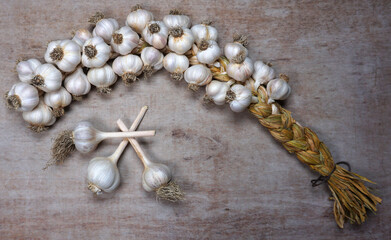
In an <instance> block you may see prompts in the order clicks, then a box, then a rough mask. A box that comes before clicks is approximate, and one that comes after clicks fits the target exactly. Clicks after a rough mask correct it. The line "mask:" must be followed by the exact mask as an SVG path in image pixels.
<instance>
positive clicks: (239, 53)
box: [224, 42, 248, 63]
mask: <svg viewBox="0 0 391 240" xmlns="http://www.w3.org/2000/svg"><path fill="white" fill-rule="evenodd" d="M224 54H225V56H226V57H227V58H228V60H229V61H230V62H233V63H242V62H243V61H244V60H245V59H246V57H247V56H248V51H247V48H245V47H244V46H243V45H242V44H240V43H237V42H233V43H227V44H226V45H225V47H224Z"/></svg>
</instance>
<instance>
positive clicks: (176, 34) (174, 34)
mask: <svg viewBox="0 0 391 240" xmlns="http://www.w3.org/2000/svg"><path fill="white" fill-rule="evenodd" d="M169 34H170V36H169V37H168V47H169V48H170V50H172V51H174V52H175V53H178V54H184V53H185V52H187V51H188V50H190V49H191V48H192V46H193V43H194V37H193V33H192V32H191V30H190V29H188V28H182V27H175V28H171V29H170V31H169Z"/></svg>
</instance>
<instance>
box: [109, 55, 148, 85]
mask: <svg viewBox="0 0 391 240" xmlns="http://www.w3.org/2000/svg"><path fill="white" fill-rule="evenodd" d="M113 70H114V72H115V73H116V74H117V75H118V76H121V77H122V81H123V82H124V83H125V85H126V86H130V84H131V83H133V82H135V81H137V80H138V78H137V76H139V75H140V74H141V73H142V70H143V61H142V60H141V58H140V57H139V56H137V55H133V54H129V55H126V56H122V57H117V58H116V59H115V60H114V62H113Z"/></svg>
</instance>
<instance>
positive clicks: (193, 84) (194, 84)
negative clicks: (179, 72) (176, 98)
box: [184, 64, 213, 91]
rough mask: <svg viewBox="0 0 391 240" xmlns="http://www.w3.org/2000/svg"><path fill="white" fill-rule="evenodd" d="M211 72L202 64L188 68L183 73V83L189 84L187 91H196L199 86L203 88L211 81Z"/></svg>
mask: <svg viewBox="0 0 391 240" xmlns="http://www.w3.org/2000/svg"><path fill="white" fill-rule="evenodd" d="M212 77H213V75H212V72H211V71H210V69H209V68H207V67H205V66H204V65H202V64H199V65H194V66H191V67H189V68H188V69H187V70H186V71H185V75H184V78H185V81H186V82H187V83H189V89H191V90H193V91H196V90H198V87H199V86H204V85H206V84H208V83H210V81H212Z"/></svg>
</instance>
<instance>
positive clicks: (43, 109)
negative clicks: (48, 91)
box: [23, 100, 56, 132]
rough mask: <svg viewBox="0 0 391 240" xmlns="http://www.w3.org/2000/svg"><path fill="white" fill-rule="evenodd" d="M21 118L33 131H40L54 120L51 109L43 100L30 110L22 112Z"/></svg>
mask: <svg viewBox="0 0 391 240" xmlns="http://www.w3.org/2000/svg"><path fill="white" fill-rule="evenodd" d="M23 119H24V120H25V121H26V122H28V123H29V124H30V126H29V128H30V129H31V130H33V131H34V132H42V131H44V130H46V129H47V127H48V126H51V125H53V124H54V123H55V122H56V117H55V116H54V115H53V113H52V110H51V109H50V107H49V106H47V105H46V104H45V103H44V102H43V100H41V101H40V102H39V104H38V106H37V107H36V108H34V109H33V110H32V111H29V112H23Z"/></svg>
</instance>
